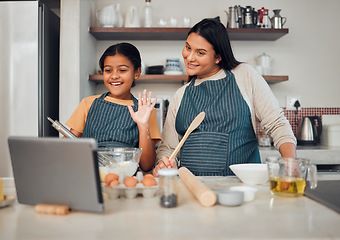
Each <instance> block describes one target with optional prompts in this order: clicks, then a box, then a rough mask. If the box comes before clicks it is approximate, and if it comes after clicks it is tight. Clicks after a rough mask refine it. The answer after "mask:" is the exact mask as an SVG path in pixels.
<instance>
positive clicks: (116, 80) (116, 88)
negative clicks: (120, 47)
mask: <svg viewBox="0 0 340 240" xmlns="http://www.w3.org/2000/svg"><path fill="white" fill-rule="evenodd" d="M140 73H141V70H140V69H138V70H137V71H135V69H134V66H133V64H132V62H131V61H130V60H129V59H128V58H127V57H125V56H124V55H121V54H116V55H114V56H107V57H106V58H105V60H104V69H103V79H104V84H105V86H106V88H107V89H108V90H109V91H110V93H111V96H112V97H114V98H117V99H122V100H131V93H130V89H131V85H132V83H133V81H134V80H135V79H137V78H138V77H139V76H140Z"/></svg>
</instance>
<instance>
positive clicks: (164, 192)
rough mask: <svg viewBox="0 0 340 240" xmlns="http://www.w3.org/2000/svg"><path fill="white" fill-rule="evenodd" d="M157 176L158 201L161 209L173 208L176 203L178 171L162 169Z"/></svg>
mask: <svg viewBox="0 0 340 240" xmlns="http://www.w3.org/2000/svg"><path fill="white" fill-rule="evenodd" d="M158 174H159V200H160V205H161V207H164V208H173V207H176V206H177V203H178V187H177V181H178V177H177V175H178V169H174V168H164V169H160V170H159V171H158Z"/></svg>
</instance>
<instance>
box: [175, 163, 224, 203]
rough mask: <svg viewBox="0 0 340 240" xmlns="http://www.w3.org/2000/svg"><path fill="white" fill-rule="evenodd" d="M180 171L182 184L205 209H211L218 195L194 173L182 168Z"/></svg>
mask: <svg viewBox="0 0 340 240" xmlns="http://www.w3.org/2000/svg"><path fill="white" fill-rule="evenodd" d="M178 171H179V174H178V175H179V177H180V178H181V180H182V182H183V183H184V184H185V185H186V186H187V188H189V190H190V191H191V193H192V194H193V195H194V196H195V197H196V198H197V199H198V201H199V202H200V204H202V205H203V206H204V207H211V206H213V205H214V204H215V203H216V199H217V198H216V194H215V193H214V192H213V191H211V190H210V189H209V188H208V187H207V186H205V185H204V183H202V182H201V181H199V180H198V179H197V178H196V177H195V175H194V174H192V172H190V171H189V170H188V169H187V168H186V167H181V168H180V169H179V170H178Z"/></svg>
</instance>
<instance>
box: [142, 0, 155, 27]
mask: <svg viewBox="0 0 340 240" xmlns="http://www.w3.org/2000/svg"><path fill="white" fill-rule="evenodd" d="M143 10H144V11H143V17H144V24H143V26H144V27H152V12H153V9H152V6H151V0H145V6H144V9H143Z"/></svg>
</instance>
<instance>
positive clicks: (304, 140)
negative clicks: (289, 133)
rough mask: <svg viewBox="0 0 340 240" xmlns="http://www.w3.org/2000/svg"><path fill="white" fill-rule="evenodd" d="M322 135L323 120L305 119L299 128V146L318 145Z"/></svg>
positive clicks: (315, 118) (310, 117) (300, 122)
mask: <svg viewBox="0 0 340 240" xmlns="http://www.w3.org/2000/svg"><path fill="white" fill-rule="evenodd" d="M321 133H322V123H321V118H320V117H318V116H308V117H303V118H301V119H300V120H299V123H298V128H297V143H298V145H317V144H319V143H320V137H321Z"/></svg>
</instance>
